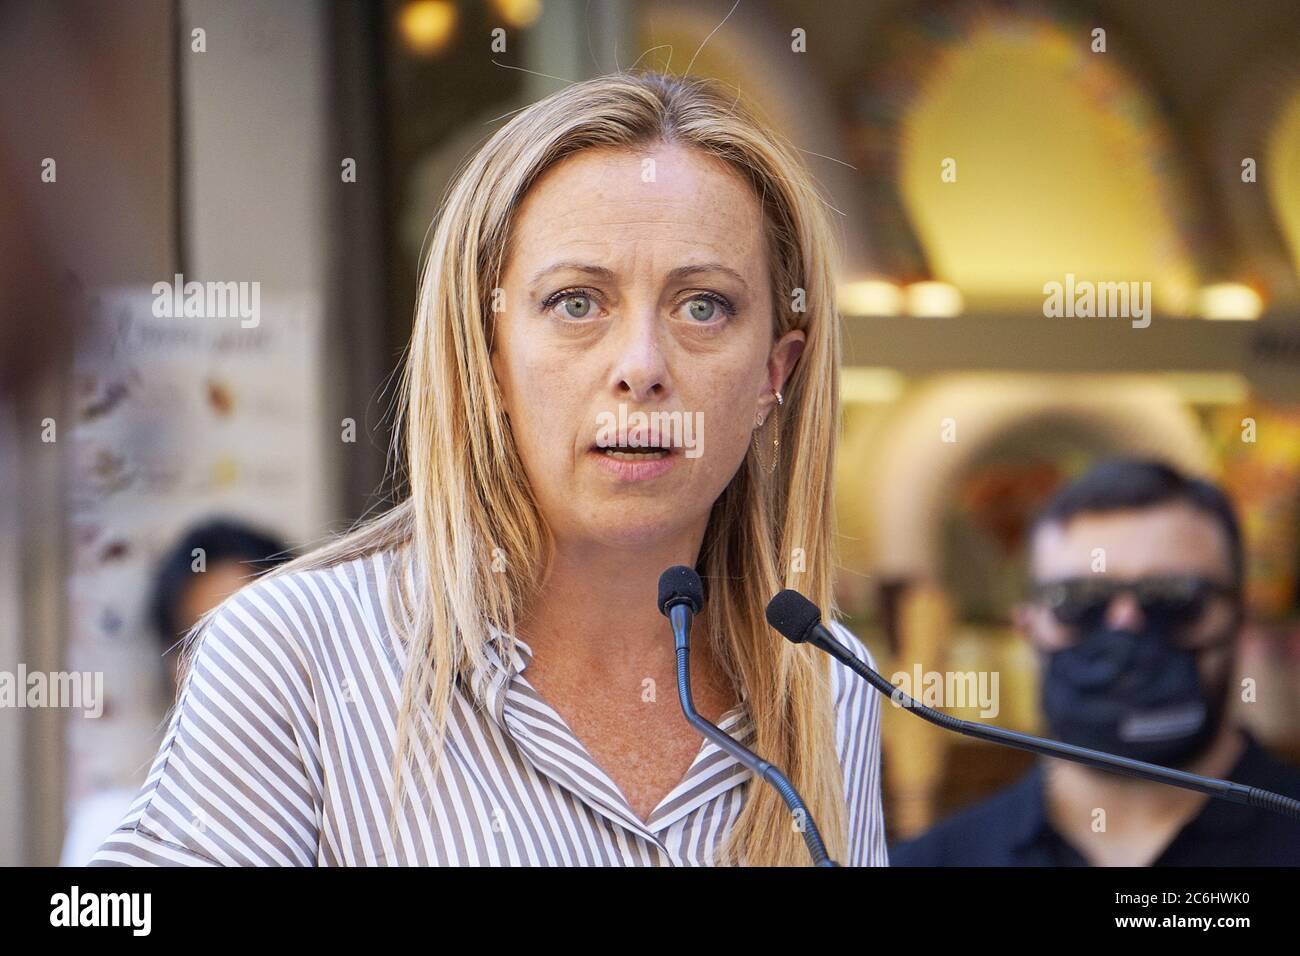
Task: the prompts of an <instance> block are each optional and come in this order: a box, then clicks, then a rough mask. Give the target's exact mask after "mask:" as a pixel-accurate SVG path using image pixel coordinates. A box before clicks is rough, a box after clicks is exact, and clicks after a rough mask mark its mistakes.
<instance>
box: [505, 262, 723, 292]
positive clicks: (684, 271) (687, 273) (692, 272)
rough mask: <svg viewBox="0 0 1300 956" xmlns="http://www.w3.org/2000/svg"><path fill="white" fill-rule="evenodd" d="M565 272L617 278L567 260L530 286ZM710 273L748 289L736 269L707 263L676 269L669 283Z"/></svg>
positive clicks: (536, 277)
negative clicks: (554, 274) (717, 274)
mask: <svg viewBox="0 0 1300 956" xmlns="http://www.w3.org/2000/svg"><path fill="white" fill-rule="evenodd" d="M564 270H570V271H573V272H582V273H585V274H586V275H589V276H591V277H592V278H595V279H603V280H604V281H606V282H610V281H613V280H614V278H615V274H614V270H613V269H607V268H605V267H604V266H597V265H592V264H591V263H587V262H576V261H572V260H566V261H564V262H555V263H552V264H551V265H549V266H546V267H545V268H542V269H539V270H538V271H537V272H535V273H533V277H532V279H531V280H530V281H529V285H530V286H533V285H536V284H537V283H539V282H541V281H542V279H544V278H546V277H547V276H548V275H550V274H551V273H552V272H562V271H564ZM708 272H719V273H722V274H723V275H725V276H728V277H730V278H732V279H735V280H736V281H737V282H739V283H740V284H741V285H742V286H744V287H746V288H748V283H747V282H746V281H745V277H744V276H743V275H741V274H740V273H739V272H737V271H736V270H735V269H733V268H731V267H730V266H724V265H723V264H722V263H720V262H705V263H701V264H700V265H694V266H678V267H677V268H676V269H673V270H672V271H670V272H669V273H668V281H669V282H678V281H680V280H682V279H691V278H694V277H695V276H698V275H702V274H704V273H708Z"/></svg>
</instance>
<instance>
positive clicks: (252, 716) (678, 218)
mask: <svg viewBox="0 0 1300 956" xmlns="http://www.w3.org/2000/svg"><path fill="white" fill-rule="evenodd" d="M833 269H834V261H833V237H832V231H831V228H830V226H829V219H828V216H827V214H826V207H825V203H824V202H823V201H822V200H821V199H820V198H819V197H818V195H817V194H816V192H815V190H814V188H813V186H812V185H811V183H810V178H809V175H808V173H807V172H806V171H805V169H804V168H803V167H802V165H801V163H800V161H799V159H798V158H797V156H796V154H795V152H794V151H793V150H792V149H791V148H790V147H788V146H786V145H784V144H782V143H781V142H780V141H779V140H778V139H777V138H776V137H774V136H773V135H772V134H771V133H770V132H769V131H768V130H766V129H765V128H764V127H763V126H761V125H760V124H759V123H758V122H757V121H756V120H755V119H754V118H752V117H751V116H750V115H749V114H748V113H747V112H746V111H745V109H744V108H743V107H742V106H741V105H740V104H739V103H738V102H737V101H736V98H735V96H734V95H730V94H728V92H726V91H724V90H721V89H719V88H716V87H715V86H714V85H713V84H711V83H707V82H703V81H695V80H689V81H688V80H682V79H674V78H667V77H663V76H657V75H652V74H651V75H646V74H620V75H615V76H610V77H605V78H601V79H597V80H593V81H589V82H584V83H577V84H574V85H572V86H570V87H568V88H567V89H565V90H563V91H561V92H559V93H556V94H554V95H553V96H550V97H548V98H546V99H544V100H542V101H540V102H538V103H535V104H533V105H532V106H530V107H528V108H527V109H525V110H523V111H522V112H521V113H519V114H518V115H516V116H515V117H514V118H513V119H512V120H511V121H510V122H509V123H507V124H506V125H505V126H504V127H502V128H501V129H500V130H499V131H498V132H497V133H496V134H495V135H494V136H492V137H491V138H490V139H489V140H488V141H487V143H486V144H485V145H484V146H483V147H482V148H481V149H480V150H479V151H478V152H477V154H476V155H474V156H473V158H472V159H470V161H469V162H468V163H467V164H466V165H465V167H464V168H463V169H462V171H461V172H460V174H459V175H458V177H457V178H456V181H455V183H454V184H453V186H452V188H451V190H450V191H449V193H448V196H447V199H446V201H445V205H444V208H443V209H442V210H441V212H440V214H439V217H438V219H437V224H436V229H435V231H434V233H433V239H432V244H431V247H430V249H429V253H428V258H427V262H426V263H425V264H424V267H423V274H422V277H421V283H420V294H419V305H418V310H417V315H416V320H415V329H414V333H413V335H412V339H411V343H410V352H409V355H408V358H407V363H406V367H405V376H404V381H403V394H402V419H401V422H400V423H399V424H400V434H401V435H402V437H403V439H404V448H403V458H402V464H403V465H404V468H405V472H406V476H407V478H408V481H409V487H410V496H409V498H407V499H406V500H405V501H403V502H402V503H401V504H399V505H398V506H396V507H395V508H393V509H392V510H391V511H389V512H388V513H386V514H384V515H382V516H380V517H379V518H377V519H374V520H373V521H371V522H370V523H369V524H367V525H365V526H363V527H361V528H359V529H357V530H354V531H352V532H351V533H349V534H347V535H346V536H345V537H343V538H341V539H340V540H338V541H336V542H334V543H332V544H330V545H329V546H327V547H324V548H322V549H320V550H317V551H315V552H313V553H311V554H308V555H306V556H304V557H302V558H299V559H298V560H296V561H293V562H291V563H289V564H287V565H283V566H282V567H280V568H278V569H277V570H276V571H274V572H273V573H271V574H269V575H267V576H265V577H263V578H262V579H260V580H259V581H257V582H256V583H253V584H250V585H249V586H247V587H245V588H244V589H243V590H242V591H240V592H239V593H237V594H236V595H235V596H234V597H232V598H231V599H229V600H228V601H227V602H226V603H225V604H224V605H222V606H221V607H219V608H218V609H217V610H216V611H215V612H213V613H212V614H211V615H209V616H208V617H206V618H205V619H204V620H202V621H200V622H199V624H198V625H196V627H195V629H194V631H193V633H192V634H191V639H190V643H189V644H188V659H189V667H188V671H187V677H186V681H185V685H184V689H183V692H182V696H181V698H180V700H179V702H178V704H177V709H176V711H175V713H174V714H173V716H172V718H171V722H170V724H169V729H168V733H167V737H166V739H165V741H164V743H163V745H162V749H161V751H160V753H159V754H158V757H157V759H156V761H155V763H154V766H153V769H152V771H151V773H150V776H149V780H148V782H147V784H146V786H145V788H144V790H143V791H142V792H141V794H140V796H139V797H138V798H137V800H136V801H135V804H134V805H133V807H132V809H131V812H130V813H129V814H128V815H127V817H126V818H125V820H124V821H123V822H122V824H121V826H119V828H118V829H117V830H116V831H115V832H114V833H113V834H112V836H111V837H110V838H109V839H108V840H107V841H106V842H105V843H104V844H103V846H102V847H101V848H100V850H99V852H98V853H97V855H96V857H95V863H97V864H112V863H124V864H149V863H163V864H196V865H198V864H213V863H215V864H244V865H375V864H435V865H441V864H452V865H512V864H513V865H650V866H664V865H718V864H743V865H800V866H802V865H807V864H808V863H809V857H808V853H807V850H806V848H805V845H804V842H803V839H802V836H801V834H800V832H799V829H798V826H797V825H796V821H793V820H792V818H791V814H790V813H789V811H788V810H787V809H786V807H785V805H784V804H783V803H782V802H781V800H780V798H779V796H778V794H777V793H776V792H775V791H774V790H773V789H772V788H771V787H768V786H766V785H765V784H763V783H762V782H761V781H757V780H755V779H754V778H753V777H752V775H751V774H750V773H749V772H748V771H746V770H745V769H744V768H743V767H742V766H741V765H740V764H738V763H737V762H736V761H735V760H734V758H732V757H730V756H729V755H727V754H725V753H724V752H723V751H722V750H721V749H719V748H718V747H717V746H716V745H715V744H713V743H712V742H706V741H704V740H703V739H702V737H701V736H700V735H699V734H698V733H696V732H695V731H694V730H693V729H692V728H691V726H690V725H689V724H688V723H687V722H686V720H685V718H684V717H683V715H682V712H681V709H680V707H679V705H678V702H677V697H676V693H675V690H674V688H675V678H674V652H673V641H672V636H671V633H670V630H669V627H668V624H667V622H666V621H665V620H664V618H663V617H662V616H661V615H660V613H659V611H658V609H657V608H656V606H655V596H656V584H657V581H658V578H659V575H660V573H661V572H662V571H663V570H664V569H665V568H667V567H669V566H671V565H675V564H685V565H689V566H694V567H696V568H697V569H698V570H699V571H700V573H701V575H702V576H703V578H704V581H705V584H706V588H707V591H708V595H707V603H706V605H705V607H704V609H703V612H702V613H701V614H700V615H699V616H698V617H697V618H696V621H695V625H694V630H693V646H694V648H695V652H694V654H693V659H692V662H691V666H692V671H691V674H692V681H693V684H694V687H695V688H696V705H697V707H698V709H699V711H700V712H701V713H702V714H703V715H704V716H705V717H706V718H708V719H709V720H712V721H713V722H715V723H718V724H720V725H721V727H722V728H723V729H724V730H725V731H727V732H728V733H730V734H731V735H733V736H734V737H735V738H737V739H739V740H741V741H742V742H744V743H746V744H748V746H750V747H751V748H752V749H753V750H755V751H756V752H757V753H759V754H760V755H761V756H763V757H764V758H765V759H767V760H768V761H770V762H772V763H773V764H775V765H776V766H778V767H780V768H782V769H783V770H784V772H785V773H786V775H787V776H788V777H789V779H790V780H791V782H792V783H793V784H794V786H795V787H796V788H797V789H798V790H799V792H800V793H801V794H802V796H803V798H804V800H805V802H806V804H807V806H808V808H809V810H810V811H811V813H812V815H813V817H814V819H815V820H816V821H817V823H818V825H819V827H820V829H821V831H822V835H823V837H824V838H825V841H826V844H827V849H828V850H829V851H830V853H831V855H832V856H833V857H834V858H835V859H836V860H838V861H840V862H841V863H842V864H848V865H863V864H884V863H885V862H886V849H885V835H884V828H883V822H882V814H881V804H880V751H879V748H880V733H879V704H878V701H877V700H876V699H875V698H874V697H873V696H872V692H871V691H870V689H869V688H867V687H866V686H865V685H863V684H862V683H861V682H859V681H856V680H854V679H852V678H851V677H850V676H849V675H848V672H847V671H846V670H845V669H844V668H843V667H842V666H841V665H839V664H835V663H828V659H827V658H826V657H825V656H824V655H820V654H819V653H818V652H817V651H815V650H812V649H809V648H806V647H796V646H793V645H791V644H789V643H787V642H786V641H784V640H782V639H781V638H780V637H779V636H777V635H776V634H775V633H774V632H772V631H770V630H769V629H768V627H767V625H766V623H765V621H764V617H763V610H764V607H765V605H766V603H767V601H768V600H769V599H770V598H771V596H772V595H773V594H775V593H776V591H777V590H779V589H780V588H781V587H784V586H789V587H794V588H797V589H799V590H801V591H803V592H804V593H805V594H807V595H809V596H810V597H812V598H813V599H814V600H815V601H817V602H818V603H819V604H820V605H822V606H823V607H829V606H830V603H831V574H832V554H831V535H832V527H833V515H832V508H831V476H832V468H833V458H834V446H835V435H836V430H837V426H838V423H837V414H838V405H837V390H838V361H839V347H838V339H837V337H838V328H837V318H836V314H835V311H834V305H833V282H832V277H833V274H834V272H833ZM654 413H659V415H658V417H657V418H656V417H653V416H654ZM647 422H650V424H649V425H647ZM654 422H659V423H661V424H663V423H669V424H670V425H671V424H672V423H677V425H676V426H674V427H661V428H659V429H658V430H656V429H655V427H654ZM646 442H649V443H650V445H651V446H653V447H643V446H644V445H645V444H646ZM843 637H844V638H845V640H846V641H849V642H851V643H852V646H854V647H855V649H856V650H857V652H858V653H860V654H861V655H862V656H863V657H864V659H868V660H869V659H870V658H869V657H868V656H867V652H866V650H865V648H864V647H863V646H862V645H861V644H860V643H857V642H856V641H855V640H853V639H852V638H851V636H849V635H848V634H847V632H844V633H843Z"/></svg>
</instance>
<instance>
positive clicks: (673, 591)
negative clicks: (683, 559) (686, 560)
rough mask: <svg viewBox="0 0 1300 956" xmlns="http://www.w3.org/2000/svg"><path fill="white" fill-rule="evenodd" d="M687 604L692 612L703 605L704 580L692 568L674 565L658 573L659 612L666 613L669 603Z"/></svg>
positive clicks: (694, 612) (695, 611)
mask: <svg viewBox="0 0 1300 956" xmlns="http://www.w3.org/2000/svg"><path fill="white" fill-rule="evenodd" d="M683 603H684V604H689V605H690V607H691V613H692V614H699V613H700V608H702V607H704V582H703V581H701V580H700V576H699V575H698V574H696V573H695V569H694V568H688V567H687V566H686V565H684V564H678V565H674V566H673V567H671V568H669V569H668V570H667V571H665V572H664V573H663V574H661V575H659V613H660V614H667V613H668V606H669V605H670V604H683Z"/></svg>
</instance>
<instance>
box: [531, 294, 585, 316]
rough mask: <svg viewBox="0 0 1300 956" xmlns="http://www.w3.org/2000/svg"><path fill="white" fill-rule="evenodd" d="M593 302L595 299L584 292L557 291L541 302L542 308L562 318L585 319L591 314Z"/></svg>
mask: <svg viewBox="0 0 1300 956" xmlns="http://www.w3.org/2000/svg"><path fill="white" fill-rule="evenodd" d="M595 304H596V303H595V300H594V299H593V298H592V297H591V296H590V295H588V294H587V293H585V292H557V293H556V294H555V295H553V296H550V297H549V298H548V299H547V300H546V301H545V302H543V303H542V308H543V309H545V310H546V311H548V312H554V313H555V314H556V315H558V316H559V317H560V318H562V319H586V318H589V317H590V316H591V313H592V309H593V308H594V307H595ZM556 310H559V311H556Z"/></svg>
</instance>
